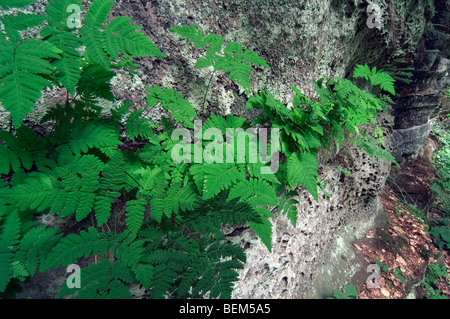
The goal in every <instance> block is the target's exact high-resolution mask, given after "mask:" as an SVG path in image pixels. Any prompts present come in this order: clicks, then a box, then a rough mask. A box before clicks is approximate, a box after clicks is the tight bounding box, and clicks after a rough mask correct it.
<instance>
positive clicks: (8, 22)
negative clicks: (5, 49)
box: [0, 14, 44, 42]
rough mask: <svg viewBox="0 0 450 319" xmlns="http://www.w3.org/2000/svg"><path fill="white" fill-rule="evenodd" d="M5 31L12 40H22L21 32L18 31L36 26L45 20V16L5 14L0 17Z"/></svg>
mask: <svg viewBox="0 0 450 319" xmlns="http://www.w3.org/2000/svg"><path fill="white" fill-rule="evenodd" d="M0 21H1V22H2V24H3V26H4V29H5V32H6V34H7V35H8V38H9V40H10V41H11V42H18V41H20V34H19V32H18V31H21V30H25V29H27V28H32V27H35V26H37V25H39V24H41V23H42V22H43V21H44V17H43V16H41V15H37V14H18V15H13V16H12V15H4V16H2V17H1V18H0Z"/></svg>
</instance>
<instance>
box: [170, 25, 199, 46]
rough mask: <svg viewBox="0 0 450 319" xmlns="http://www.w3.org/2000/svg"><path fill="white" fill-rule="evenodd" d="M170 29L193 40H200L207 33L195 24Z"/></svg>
mask: <svg viewBox="0 0 450 319" xmlns="http://www.w3.org/2000/svg"><path fill="white" fill-rule="evenodd" d="M169 31H171V32H173V33H176V34H178V35H181V36H182V37H184V38H186V39H187V40H189V41H191V42H194V43H195V42H199V41H200V40H202V39H203V36H204V35H205V34H204V33H203V31H202V30H199V29H197V28H196V27H195V26H193V25H189V26H188V25H186V26H180V27H172V28H169Z"/></svg>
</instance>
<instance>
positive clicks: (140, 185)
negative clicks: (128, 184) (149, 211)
mask: <svg viewBox="0 0 450 319" xmlns="http://www.w3.org/2000/svg"><path fill="white" fill-rule="evenodd" d="M125 174H127V175H128V176H129V177H130V178H131V179H132V180H133V181H134V182H135V183H136V184H137V185H138V186H139V187H140V188H143V187H142V185H141V184H139V182H138V181H137V180H136V179H135V178H134V177H133V176H131V175H130V173H128V172H125Z"/></svg>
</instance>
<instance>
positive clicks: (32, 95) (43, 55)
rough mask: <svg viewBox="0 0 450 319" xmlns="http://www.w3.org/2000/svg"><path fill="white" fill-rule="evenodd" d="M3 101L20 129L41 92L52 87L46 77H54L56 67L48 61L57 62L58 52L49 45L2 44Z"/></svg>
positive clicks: (32, 42) (0, 78)
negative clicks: (50, 59) (51, 75)
mask: <svg viewBox="0 0 450 319" xmlns="http://www.w3.org/2000/svg"><path fill="white" fill-rule="evenodd" d="M0 50H1V51H2V52H3V54H2V57H1V58H0V64H1V65H2V67H1V68H0V101H1V102H2V104H3V106H4V107H5V108H6V109H7V110H8V111H9V112H10V114H11V117H12V118H13V124H14V125H15V126H16V127H19V126H20V124H21V122H22V119H24V118H25V116H26V115H27V114H28V113H29V112H30V111H31V110H32V109H33V107H34V103H35V102H36V101H37V100H38V99H39V98H40V97H41V90H42V89H43V88H44V87H46V86H48V85H49V81H48V80H47V79H46V78H44V77H43V75H48V74H51V73H52V72H53V70H54V68H53V66H52V65H51V64H50V63H49V62H48V61H47V60H46V59H48V58H53V59H58V58H59V57H60V56H59V54H58V53H57V52H60V51H59V50H57V49H56V48H55V47H54V46H53V45H51V44H50V43H47V42H44V41H40V40H36V39H29V40H25V41H23V42H21V43H20V44H18V45H15V44H12V43H10V42H8V41H5V40H2V41H0Z"/></svg>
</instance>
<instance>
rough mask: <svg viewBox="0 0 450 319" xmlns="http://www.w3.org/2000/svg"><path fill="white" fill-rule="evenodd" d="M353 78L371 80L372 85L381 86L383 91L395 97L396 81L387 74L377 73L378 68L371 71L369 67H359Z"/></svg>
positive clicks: (356, 68)
mask: <svg viewBox="0 0 450 319" xmlns="http://www.w3.org/2000/svg"><path fill="white" fill-rule="evenodd" d="M353 77H354V78H364V79H366V80H370V84H371V85H379V86H380V87H381V89H382V90H384V91H387V92H389V93H391V94H392V95H395V89H394V79H393V78H392V77H391V76H390V75H389V74H387V73H386V72H382V71H381V70H379V71H377V68H376V67H374V68H372V69H370V68H369V67H368V66H367V65H357V66H356V67H355V70H354V72H353Z"/></svg>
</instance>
